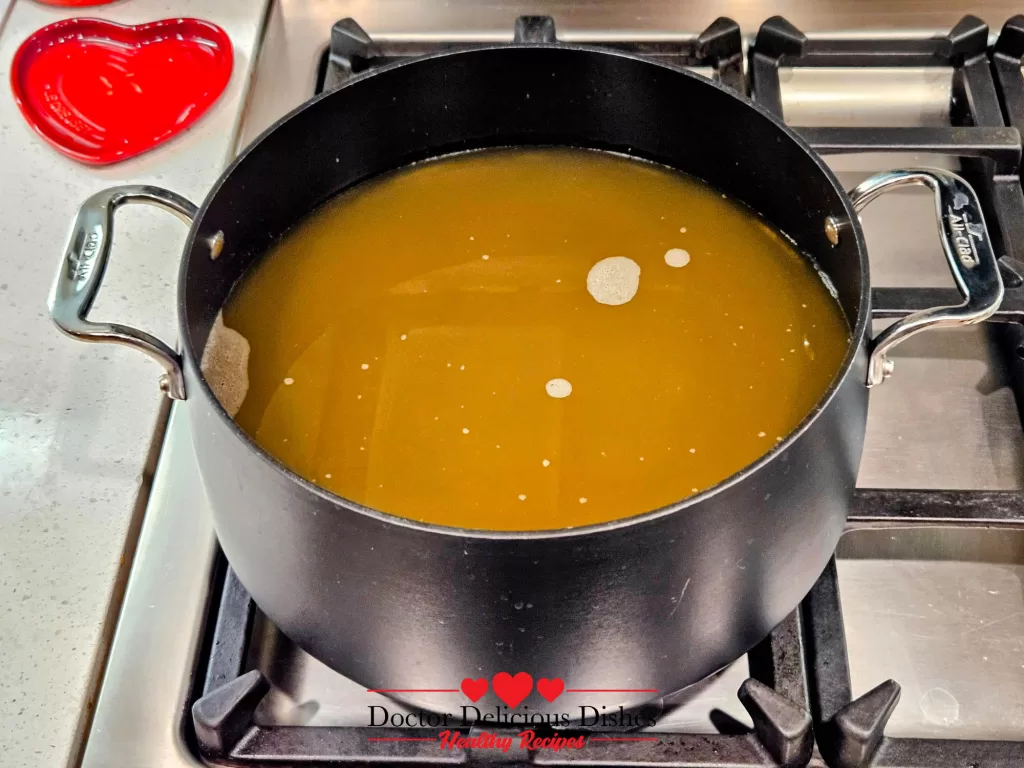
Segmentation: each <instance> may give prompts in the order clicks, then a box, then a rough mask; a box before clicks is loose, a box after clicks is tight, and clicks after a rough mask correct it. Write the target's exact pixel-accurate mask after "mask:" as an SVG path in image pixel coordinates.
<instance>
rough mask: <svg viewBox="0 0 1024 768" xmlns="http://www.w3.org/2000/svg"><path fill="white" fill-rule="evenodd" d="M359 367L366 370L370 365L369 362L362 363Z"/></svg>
mask: <svg viewBox="0 0 1024 768" xmlns="http://www.w3.org/2000/svg"><path fill="white" fill-rule="evenodd" d="M359 367H360V368H362V369H363V370H364V371H365V370H367V369H368V368H369V367H370V364H369V363H363V364H362V365H360V366H359Z"/></svg>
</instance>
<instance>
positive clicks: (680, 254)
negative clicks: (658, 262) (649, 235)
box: [665, 248, 690, 268]
mask: <svg viewBox="0 0 1024 768" xmlns="http://www.w3.org/2000/svg"><path fill="white" fill-rule="evenodd" d="M665 263H666V264H668V265H669V266H670V267H677V268H678V267H685V266H686V265H687V264H689V263H690V254H689V253H688V252H687V251H684V250H683V249H682V248H669V249H668V250H667V251H665Z"/></svg>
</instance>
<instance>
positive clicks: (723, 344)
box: [224, 148, 848, 530]
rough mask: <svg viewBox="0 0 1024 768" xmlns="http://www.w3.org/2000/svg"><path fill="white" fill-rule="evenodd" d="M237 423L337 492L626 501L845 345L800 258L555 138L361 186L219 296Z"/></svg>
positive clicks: (748, 454)
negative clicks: (243, 374) (234, 337)
mask: <svg viewBox="0 0 1024 768" xmlns="http://www.w3.org/2000/svg"><path fill="white" fill-rule="evenodd" d="M224 321H225V324H226V325H227V326H228V327H229V328H233V329H235V330H237V331H239V332H240V333H241V334H242V335H243V336H245V337H246V339H248V341H249V344H250V345H251V352H250V355H249V363H248V377H249V389H248V394H247V395H246V397H245V401H244V403H243V404H242V406H241V409H240V410H239V411H238V413H237V416H236V420H237V421H238V423H239V424H240V425H241V426H242V428H243V429H245V430H246V431H247V432H248V433H249V434H250V435H252V436H253V437H254V438H255V440H256V442H258V443H259V444H260V445H261V446H262V447H263V448H264V449H266V450H267V451H268V452H269V453H271V454H272V455H274V456H276V457H277V458H278V459H280V460H281V461H282V462H283V463H284V464H285V465H287V466H288V467H290V468H291V469H293V470H294V471H295V472H297V473H298V474H300V475H302V476H304V477H306V478H308V479H310V480H312V481H313V482H315V483H317V484H318V485H321V486H323V487H325V488H328V489H330V490H331V491H333V492H335V493H337V494H339V495H341V496H343V497H345V498H348V499H351V500H354V501H357V502H359V503H361V504H365V505H367V506H370V507H374V508H376V509H380V510H383V511H385V512H389V513H392V514H395V515H400V516H403V517H408V518H412V519H416V520H424V521H428V522H432V523H439V524H443V525H451V526H459V527H466V528H480V529H492V530H537V529H552V528H563V527H567V526H580V525H585V524H588V523H596V522H602V521H607V520H612V519H615V518H621V517H626V516H629V515H635V514H638V513H642V512H647V511H650V510H653V509H657V508H659V507H662V506H664V505H666V504H670V503H672V502H675V501H678V500H680V499H682V498H684V497H686V496H689V495H691V494H692V493H695V492H696V491H699V490H703V489H705V488H708V487H709V486H711V485H714V484H715V483H717V482H719V481H721V480H722V479H724V478H726V477H728V476H729V475H731V474H733V473H734V472H736V471H738V470H740V469H742V468H743V467H744V466H746V465H747V464H750V463H751V462H752V461H754V460H755V459H757V458H758V457H759V456H761V455H763V454H764V453H766V452H767V451H768V450H770V449H771V448H772V446H773V445H774V444H775V443H776V441H778V440H780V439H782V438H783V437H784V436H785V435H786V434H788V433H789V432H790V431H791V430H792V429H793V428H794V427H795V426H796V425H797V424H798V423H799V422H800V421H801V420H802V419H803V418H804V416H806V415H807V413H808V411H809V410H810V409H811V408H812V407H813V406H814V404H815V402H816V401H817V400H818V399H819V398H820V397H821V395H822V394H823V393H824V391H825V389H826V388H827V387H828V385H829V383H830V382H831V380H832V379H833V377H834V375H835V373H836V372H837V370H838V368H839V365H840V363H841V361H842V358H843V356H844V354H845V352H846V348H847V343H848V329H847V326H846V323H845V320H844V318H843V316H842V313H841V311H840V309H839V307H838V305H837V304H836V302H835V301H834V299H833V298H832V297H831V296H830V295H829V293H828V291H827V290H826V288H825V286H824V285H823V283H822V282H821V280H820V279H819V277H818V275H817V274H816V273H815V271H814V269H813V268H812V267H811V266H810V264H809V263H808V262H807V261H806V260H805V259H804V258H802V257H801V256H800V255H799V254H798V253H797V252H796V251H795V250H794V248H793V246H792V245H791V244H790V243H789V242H788V241H787V240H785V239H784V238H783V237H781V236H780V235H779V234H777V233H776V232H775V231H773V230H772V229H771V228H769V227H768V226H767V225H766V224H765V223H764V222H763V221H762V220H761V219H759V218H758V217H757V216H755V215H754V214H752V213H751V212H750V211H749V210H748V209H746V208H745V207H743V206H742V205H740V204H737V203H736V202H734V201H731V200H728V199H725V198H724V196H723V195H721V194H720V193H718V192H717V191H715V190H714V189H712V188H710V187H708V186H706V185H705V184H703V183H702V182H699V181H696V180H694V179H693V178H691V177H688V176H686V175H684V174H681V173H678V172H676V171H672V170H669V169H667V168H663V167H660V166H656V165H652V164H649V163H643V162H638V161H636V160H632V159H628V158H625V157H621V156H616V155H610V154H606V153H598V152H591V151H585V150H576V149H556V148H551V149H507V150H493V151H486V152H479V153H473V154H467V155H460V156H455V157H449V158H445V159H441V160H435V161H432V162H428V163H424V164H421V165H417V166H414V167H411V168H407V169H403V170H400V171H398V172H395V173H392V174H389V175H387V176H384V177H381V178H378V179H375V180H372V181H370V182H368V183H365V184H362V185H360V186H358V187H356V188H354V189H352V190H350V191H348V192H346V193H344V194H343V195H340V196H339V197H337V198H335V199H333V200H331V201H329V202H328V203H326V204H325V205H323V206H322V207H321V208H319V209H318V210H317V211H316V212H315V213H314V214H313V215H311V216H310V217H308V218H307V219H306V220H305V221H303V222H302V223H301V224H299V225H298V226H297V227H296V228H295V229H294V230H293V231H291V232H289V233H288V234H287V235H286V236H285V237H284V238H282V240H281V241H280V242H279V243H277V244H276V245H275V247H274V248H273V249H272V251H271V252H270V253H269V254H268V255H267V257H266V258H265V259H264V260H262V261H261V262H260V263H259V265H258V267H257V268H256V269H254V270H253V271H252V272H251V273H250V274H249V275H248V276H247V277H246V278H245V279H244V280H243V281H242V282H241V283H240V285H239V286H238V287H237V288H236V290H235V291H234V293H233V295H232V297H231V298H230V299H229V301H228V304H227V305H226V307H225V309H224Z"/></svg>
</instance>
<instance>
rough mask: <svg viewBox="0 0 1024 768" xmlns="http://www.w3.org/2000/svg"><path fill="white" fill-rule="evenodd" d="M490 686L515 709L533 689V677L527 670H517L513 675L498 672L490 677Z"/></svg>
mask: <svg viewBox="0 0 1024 768" xmlns="http://www.w3.org/2000/svg"><path fill="white" fill-rule="evenodd" d="M491 686H492V687H493V688H494V693H495V695H496V696H497V697H498V698H499V699H501V700H502V701H504V702H505V703H506V704H508V705H509V706H510V707H512V709H515V708H516V707H517V706H519V703H520V702H521V701H522V700H523V699H525V698H526V697H527V696H529V695H530V691H532V690H533V678H532V677H530V675H529V673H527V672H517V673H516V675H515V677H513V676H512V675H510V674H509V673H508V672H499V673H498V674H496V675H495V676H494V677H493V678H491Z"/></svg>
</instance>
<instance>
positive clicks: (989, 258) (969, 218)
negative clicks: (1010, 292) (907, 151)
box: [850, 168, 1003, 387]
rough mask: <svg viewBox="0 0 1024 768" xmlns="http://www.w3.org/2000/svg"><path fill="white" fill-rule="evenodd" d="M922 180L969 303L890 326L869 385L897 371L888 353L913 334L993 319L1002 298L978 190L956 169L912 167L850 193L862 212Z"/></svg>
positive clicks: (878, 343) (876, 351)
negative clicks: (882, 196) (932, 198)
mask: <svg viewBox="0 0 1024 768" xmlns="http://www.w3.org/2000/svg"><path fill="white" fill-rule="evenodd" d="M912 184H922V185H924V186H926V187H931V189H932V191H933V192H934V193H935V214H936V216H937V217H938V220H939V235H940V237H941V239H942V249H943V250H944V251H945V252H946V261H947V262H948V264H949V269H950V271H951V272H952V273H953V279H954V280H955V281H956V286H957V288H958V289H959V290H960V293H961V295H963V297H964V299H965V301H964V303H963V304H961V305H960V306H957V307H933V308H932V309H925V310H922V311H920V312H914V313H913V314H910V315H907V316H906V317H904V318H902V319H901V320H897V321H896V322H895V323H893V324H892V325H890V326H889V327H888V328H886V329H885V330H884V331H882V333H880V334H879V335H878V337H877V338H876V339H875V340H874V341H873V342H872V344H871V357H870V360H869V361H868V380H867V385H868V386H869V387H873V386H875V385H877V384H881V383H882V382H883V381H885V380H886V379H887V378H889V376H891V375H892V370H893V361H892V360H890V359H889V357H888V353H889V351H890V350H891V349H892V348H893V347H895V346H896V345H897V344H899V343H901V342H903V341H905V340H906V339H909V338H910V337H911V336H913V335H914V334H917V333H920V332H921V331H926V330H929V329H932V328H942V327H949V326H956V325H970V324H972V323H980V322H981V321H983V320H986V319H988V318H989V317H991V316H992V314H993V313H994V312H995V311H996V310H997V309H998V308H999V304H1000V303H1001V302H1002V300H1003V279H1002V277H1001V276H1000V275H999V264H998V261H997V259H996V254H995V251H994V250H992V241H991V239H990V238H989V236H988V229H987V228H986V226H985V218H984V216H983V215H982V213H981V205H980V204H979V203H978V196H977V195H976V194H975V193H974V189H973V188H972V187H971V185H970V184H968V183H967V182H966V181H964V180H963V179H962V178H960V177H959V176H957V175H956V174H955V173H950V172H949V171H944V170H942V169H939V168H908V169H906V170H900V171H886V172H885V173H880V174H878V175H876V176H872V177H871V178H869V179H867V180H866V181H864V182H863V183H861V184H859V185H858V186H857V187H856V188H855V189H854V190H853V191H852V192H850V200H851V201H852V202H853V207H854V209H855V210H857V211H860V210H862V209H863V208H864V206H866V205H867V204H868V203H870V202H871V201H872V200H874V199H875V198H876V197H878V196H879V195H880V194H882V193H883V192H887V191H889V190H890V189H894V188H896V187H905V186H909V185H912Z"/></svg>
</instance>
